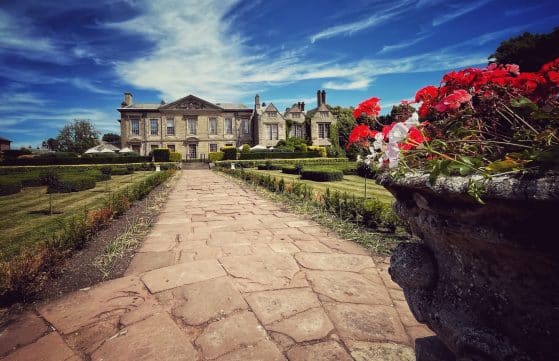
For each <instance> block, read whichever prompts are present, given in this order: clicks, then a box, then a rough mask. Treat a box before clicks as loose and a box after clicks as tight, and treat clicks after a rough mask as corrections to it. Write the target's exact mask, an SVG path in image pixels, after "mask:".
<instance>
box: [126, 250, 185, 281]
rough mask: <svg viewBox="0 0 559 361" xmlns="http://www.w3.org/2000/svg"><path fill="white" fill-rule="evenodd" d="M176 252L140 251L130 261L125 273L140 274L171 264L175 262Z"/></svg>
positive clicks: (128, 274)
mask: <svg viewBox="0 0 559 361" xmlns="http://www.w3.org/2000/svg"><path fill="white" fill-rule="evenodd" d="M176 258H177V254H176V253H175V252H171V251H167V252H143V253H138V254H136V256H135V257H134V258H133V259H132V262H130V265H129V266H128V268H127V269H126V273H125V275H127V276H130V275H138V274H140V273H144V272H147V271H151V270H154V269H157V268H162V267H167V266H171V265H173V264H174V263H175V259H176Z"/></svg>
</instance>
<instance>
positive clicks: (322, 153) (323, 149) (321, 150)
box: [307, 145, 328, 158]
mask: <svg viewBox="0 0 559 361" xmlns="http://www.w3.org/2000/svg"><path fill="white" fill-rule="evenodd" d="M307 149H308V150H310V151H315V152H318V153H319V154H320V156H321V157H322V158H326V156H327V155H328V153H327V152H326V147H321V146H315V145H311V146H310V147H307Z"/></svg>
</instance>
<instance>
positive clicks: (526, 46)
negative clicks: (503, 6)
mask: <svg viewBox="0 0 559 361" xmlns="http://www.w3.org/2000/svg"><path fill="white" fill-rule="evenodd" d="M558 57H559V27H557V28H555V29H554V30H553V31H552V32H551V33H549V34H532V33H528V32H526V33H524V34H522V35H520V36H516V37H513V38H510V39H508V40H505V41H503V42H501V44H500V45H499V47H498V48H497V50H496V51H495V53H494V54H491V56H490V57H489V59H490V61H491V62H493V61H494V62H496V63H499V64H517V65H519V66H520V70H521V71H523V72H524V71H528V72H534V71H538V70H540V68H541V66H542V65H543V64H545V63H547V62H549V61H551V60H553V59H555V58H558Z"/></svg>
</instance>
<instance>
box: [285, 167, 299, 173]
mask: <svg viewBox="0 0 559 361" xmlns="http://www.w3.org/2000/svg"><path fill="white" fill-rule="evenodd" d="M300 171H301V169H300V168H297V167H292V166H289V167H281V172H282V173H285V174H299V172H300Z"/></svg>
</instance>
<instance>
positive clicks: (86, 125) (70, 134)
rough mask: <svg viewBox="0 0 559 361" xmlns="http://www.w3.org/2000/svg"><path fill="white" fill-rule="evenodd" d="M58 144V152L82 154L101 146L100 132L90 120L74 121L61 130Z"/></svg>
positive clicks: (57, 140) (57, 139) (57, 138)
mask: <svg viewBox="0 0 559 361" xmlns="http://www.w3.org/2000/svg"><path fill="white" fill-rule="evenodd" d="M56 143H57V144H56V147H57V148H56V150H58V151H62V152H75V153H80V154H81V153H83V152H85V151H86V150H88V149H89V148H92V147H94V146H96V145H98V144H99V132H98V131H97V130H96V129H95V127H94V126H93V124H91V122H90V121H89V120H85V119H74V122H73V123H70V124H67V125H65V126H64V127H63V128H62V129H61V130H60V133H59V134H58V136H57V137H56Z"/></svg>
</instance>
